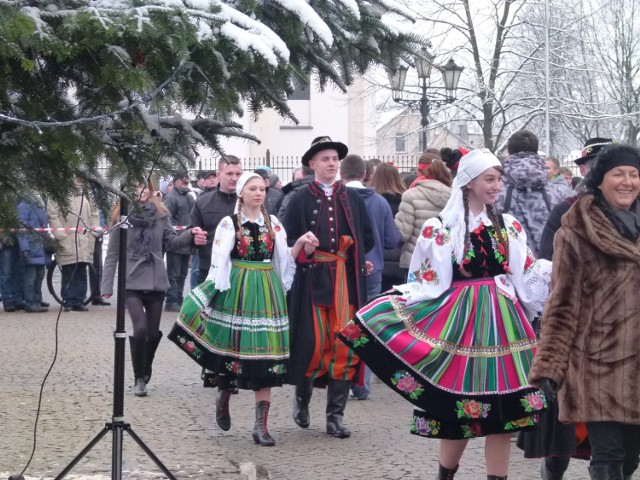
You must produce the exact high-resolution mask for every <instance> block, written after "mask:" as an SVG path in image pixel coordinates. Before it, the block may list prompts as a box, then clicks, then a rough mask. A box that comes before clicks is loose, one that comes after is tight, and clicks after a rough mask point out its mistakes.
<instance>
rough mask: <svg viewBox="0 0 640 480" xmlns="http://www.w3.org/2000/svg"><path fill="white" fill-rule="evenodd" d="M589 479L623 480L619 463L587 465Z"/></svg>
mask: <svg viewBox="0 0 640 480" xmlns="http://www.w3.org/2000/svg"><path fill="white" fill-rule="evenodd" d="M589 476H590V477H591V480H623V478H624V477H623V476H622V464H621V463H603V464H600V465H594V466H591V467H589Z"/></svg>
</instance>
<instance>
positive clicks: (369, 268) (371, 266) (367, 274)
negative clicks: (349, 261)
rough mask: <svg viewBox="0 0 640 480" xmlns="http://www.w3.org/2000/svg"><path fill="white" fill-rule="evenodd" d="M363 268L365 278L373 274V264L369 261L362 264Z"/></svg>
mask: <svg viewBox="0 0 640 480" xmlns="http://www.w3.org/2000/svg"><path fill="white" fill-rule="evenodd" d="M364 265H365V267H366V268H367V273H365V276H367V277H368V276H369V275H371V273H372V272H373V263H371V262H370V261H369V260H367V261H366V262H365V263H364Z"/></svg>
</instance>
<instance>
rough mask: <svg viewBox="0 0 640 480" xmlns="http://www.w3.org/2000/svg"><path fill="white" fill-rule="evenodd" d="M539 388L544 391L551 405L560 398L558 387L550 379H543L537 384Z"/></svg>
mask: <svg viewBox="0 0 640 480" xmlns="http://www.w3.org/2000/svg"><path fill="white" fill-rule="evenodd" d="M537 384H538V388H539V389H540V390H542V393H544V396H545V397H547V401H548V402H549V403H553V402H555V401H556V399H557V398H558V385H557V384H556V382H555V381H554V380H552V379H550V378H547V377H542V378H541V379H540V380H538V382H537Z"/></svg>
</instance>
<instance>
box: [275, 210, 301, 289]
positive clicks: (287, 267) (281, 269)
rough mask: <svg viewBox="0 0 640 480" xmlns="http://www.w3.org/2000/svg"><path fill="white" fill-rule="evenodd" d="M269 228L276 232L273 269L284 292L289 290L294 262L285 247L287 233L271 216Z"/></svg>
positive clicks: (294, 267)
mask: <svg viewBox="0 0 640 480" xmlns="http://www.w3.org/2000/svg"><path fill="white" fill-rule="evenodd" d="M271 226H272V227H273V230H274V231H275V232H276V243H275V250H274V252H273V269H274V270H275V271H276V273H277V274H278V276H279V277H280V280H282V285H283V286H284V289H285V291H287V290H289V289H290V288H291V284H292V283H293V275H294V274H295V273H296V262H295V259H294V258H293V257H292V256H291V250H289V246H288V245H287V233H286V232H285V230H284V227H283V226H282V224H281V223H280V221H279V220H278V219H277V218H276V217H274V216H273V215H271Z"/></svg>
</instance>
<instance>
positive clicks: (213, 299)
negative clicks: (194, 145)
mask: <svg viewBox="0 0 640 480" xmlns="http://www.w3.org/2000/svg"><path fill="white" fill-rule="evenodd" d="M236 190H237V193H238V207H237V208H236V213H234V214H233V215H231V216H229V217H225V218H223V219H222V220H221V221H220V224H219V225H218V228H217V229H216V233H215V238H214V241H213V251H212V260H211V272H210V273H209V276H208V278H207V280H206V281H205V282H204V283H202V284H201V285H199V286H198V287H196V288H195V289H194V290H193V291H191V293H190V294H189V295H188V296H187V298H186V299H185V301H184V303H183V304H182V308H181V310H180V314H179V316H178V320H177V321H176V324H175V325H174V327H173V330H172V331H171V334H170V335H169V339H170V340H172V341H173V342H174V343H176V344H177V345H178V346H179V347H180V348H181V349H182V350H183V351H184V352H185V353H187V354H188V355H189V356H190V357H191V358H192V359H193V360H195V361H196V362H197V363H198V364H199V365H201V366H202V367H204V368H206V369H207V370H209V371H210V372H213V373H215V374H216V375H217V383H218V388H219V392H218V397H217V399H216V421H217V423H218V425H219V426H220V428H222V429H223V430H229V429H230V428H231V416H230V414H229V399H230V395H231V392H232V391H233V390H234V389H235V388H240V389H247V390H253V391H254V392H255V398H256V422H255V426H254V429H253V432H252V436H253V440H254V441H255V442H256V443H259V444H260V445H265V446H270V445H274V444H275V440H274V439H273V438H272V437H271V436H270V435H269V432H268V430H267V415H268V412H269V407H270V405H271V387H275V386H281V385H282V384H283V383H284V379H285V376H286V374H287V371H288V360H289V319H288V316H287V304H286V300H285V291H286V290H288V289H289V287H290V286H291V283H292V281H293V274H294V273H295V263H294V256H297V255H298V253H299V252H300V250H301V249H302V248H305V249H308V251H311V250H312V248H314V247H315V246H316V244H317V239H316V238H315V236H314V235H313V234H311V233H308V234H306V235H303V236H302V237H301V238H300V239H299V240H298V241H297V242H296V244H295V245H294V246H293V247H292V248H291V249H289V248H288V247H287V239H286V235H285V232H284V229H283V228H282V225H281V224H280V222H279V221H278V220H277V219H276V218H275V217H270V216H269V215H268V214H267V213H266V210H265V209H264V198H265V185H264V180H263V179H262V177H260V176H259V175H257V174H254V173H247V174H244V175H242V176H241V177H240V180H239V181H238V184H237V188H236Z"/></svg>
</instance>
